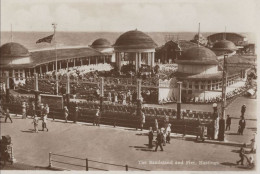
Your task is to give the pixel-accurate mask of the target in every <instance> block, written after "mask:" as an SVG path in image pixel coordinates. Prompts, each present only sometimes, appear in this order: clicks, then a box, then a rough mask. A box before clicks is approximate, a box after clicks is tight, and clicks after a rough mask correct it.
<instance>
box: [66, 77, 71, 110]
mask: <svg viewBox="0 0 260 174" xmlns="http://www.w3.org/2000/svg"><path fill="white" fill-rule="evenodd" d="M66 103H67V106H68V108H69V104H70V77H69V75H67V83H66Z"/></svg>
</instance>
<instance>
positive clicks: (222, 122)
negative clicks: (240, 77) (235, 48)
mask: <svg viewBox="0 0 260 174" xmlns="http://www.w3.org/2000/svg"><path fill="white" fill-rule="evenodd" d="M227 57H228V55H227V54H225V55H224V63H223V75H222V99H221V116H220V119H219V133H218V140H219V141H224V134H225V110H226V88H227V63H226V58H227Z"/></svg>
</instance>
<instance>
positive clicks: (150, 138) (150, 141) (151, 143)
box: [148, 127, 153, 148]
mask: <svg viewBox="0 0 260 174" xmlns="http://www.w3.org/2000/svg"><path fill="white" fill-rule="evenodd" d="M148 139H149V148H153V128H152V127H150V131H149V133H148Z"/></svg>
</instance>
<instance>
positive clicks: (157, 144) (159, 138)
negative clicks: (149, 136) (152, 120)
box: [155, 129, 163, 152]
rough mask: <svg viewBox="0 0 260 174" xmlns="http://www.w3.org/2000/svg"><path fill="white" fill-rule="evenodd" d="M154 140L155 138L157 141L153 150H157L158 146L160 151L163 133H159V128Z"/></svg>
mask: <svg viewBox="0 0 260 174" xmlns="http://www.w3.org/2000/svg"><path fill="white" fill-rule="evenodd" d="M156 140H157V143H156V147H155V152H157V148H158V146H160V148H161V151H163V147H162V142H163V134H162V133H161V131H160V129H158V132H157V138H156Z"/></svg>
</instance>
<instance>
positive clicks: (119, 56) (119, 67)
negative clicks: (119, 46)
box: [118, 52, 122, 71]
mask: <svg viewBox="0 0 260 174" xmlns="http://www.w3.org/2000/svg"><path fill="white" fill-rule="evenodd" d="M121 61H122V60H121V53H120V52H119V53H118V69H119V71H121V66H122V65H121Z"/></svg>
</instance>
